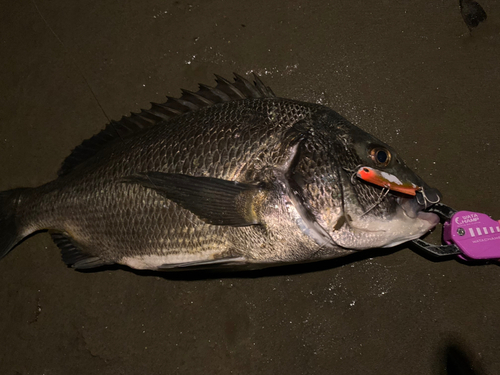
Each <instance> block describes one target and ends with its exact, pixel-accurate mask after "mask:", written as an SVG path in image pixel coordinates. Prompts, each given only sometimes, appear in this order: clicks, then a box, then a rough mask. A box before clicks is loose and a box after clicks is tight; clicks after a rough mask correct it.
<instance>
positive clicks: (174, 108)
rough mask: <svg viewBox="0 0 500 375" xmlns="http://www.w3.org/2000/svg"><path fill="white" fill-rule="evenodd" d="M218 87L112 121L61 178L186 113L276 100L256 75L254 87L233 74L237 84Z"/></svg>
mask: <svg viewBox="0 0 500 375" xmlns="http://www.w3.org/2000/svg"><path fill="white" fill-rule="evenodd" d="M215 78H216V82H217V85H216V86H215V87H210V86H207V85H203V84H199V90H198V91H197V92H191V91H188V90H182V96H181V97H180V98H172V97H167V98H168V100H167V101H166V102H165V103H161V104H160V103H151V108H150V109H148V110H145V109H143V110H141V111H140V112H139V113H131V114H130V115H129V116H123V117H122V118H121V120H119V121H111V122H110V123H109V124H108V125H107V126H106V127H105V128H104V129H103V130H102V131H101V132H100V133H97V134H96V135H94V136H93V137H91V138H89V139H87V140H85V141H83V142H82V144H81V145H79V146H77V147H76V148H75V149H73V151H72V152H71V154H70V155H69V156H68V157H67V158H66V159H65V160H64V162H63V164H62V166H61V168H60V169H59V172H58V175H59V176H64V175H66V174H68V173H70V172H71V171H72V170H73V169H74V168H75V167H76V166H77V165H79V164H81V163H82V162H84V161H86V160H88V159H90V158H91V157H92V156H94V155H95V154H96V153H97V152H98V151H99V150H101V149H103V148H105V147H106V146H107V145H108V144H110V143H111V142H113V141H115V140H117V139H121V140H123V139H125V138H127V137H128V136H130V135H131V134H134V133H137V132H139V131H141V130H142V129H145V128H148V127H150V126H154V125H157V124H159V123H161V122H163V121H168V120H170V119H172V118H174V117H176V116H179V115H182V114H184V113H187V112H192V111H196V110H198V109H200V108H203V107H210V106H212V105H214V104H218V103H223V102H230V101H234V100H242V99H252V98H253V99H258V98H273V97H276V95H274V93H273V91H272V90H271V89H270V88H269V87H267V86H266V85H264V83H262V81H261V80H260V78H259V77H258V76H257V75H256V74H255V73H254V82H253V83H251V82H249V81H248V80H247V79H245V78H243V77H242V76H240V75H239V74H236V73H234V82H230V81H228V80H227V79H225V78H222V77H221V76H218V75H215Z"/></svg>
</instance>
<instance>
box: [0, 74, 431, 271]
mask: <svg viewBox="0 0 500 375" xmlns="http://www.w3.org/2000/svg"><path fill="white" fill-rule="evenodd" d="M216 83H217V84H216V85H215V86H214V87H211V86H208V85H204V84H200V85H199V90H198V91H196V92H193V91H188V90H182V96H181V97H180V98H173V97H168V100H167V101H166V102H165V103H152V104H151V108H150V109H148V110H141V111H140V112H138V113H131V114H130V115H128V116H123V117H122V118H121V119H120V120H119V121H115V120H112V121H110V122H109V123H108V124H107V126H106V127H105V128H104V129H103V130H102V131H101V132H99V133H97V134H96V135H94V136H93V137H91V138H89V139H87V140H85V141H83V143H82V144H81V145H79V146H77V147H76V148H75V149H74V150H73V151H72V152H71V154H70V155H69V156H68V157H67V158H66V159H65V160H64V161H63V163H62V165H61V167H60V169H59V172H58V177H57V178H56V179H55V180H53V181H51V182H48V183H46V184H44V185H41V186H38V187H21V188H15V189H11V190H7V191H3V192H0V258H3V257H4V256H6V255H7V253H9V252H10V251H11V250H12V249H13V248H14V247H15V246H16V244H18V243H19V242H20V241H21V240H23V239H24V238H26V237H27V236H29V235H31V234H33V233H36V232H39V231H48V232H49V234H50V235H51V237H52V239H53V241H54V243H55V244H56V245H57V247H58V248H59V249H60V251H61V256H62V260H63V261H64V263H65V264H66V265H67V266H69V267H73V268H75V269H78V270H82V269H94V268H96V269H97V268H99V267H103V266H107V265H112V264H120V265H124V266H128V267H130V268H133V269H141V270H144V269H145V270H157V271H177V270H199V269H201V270H204V269H214V268H215V269H221V268H222V269H229V270H232V269H250V270H251V269H258V268H265V267H270V266H278V265H285V264H292V263H308V262H314V261H320V260H325V259H331V258H335V257H339V256H344V255H347V254H351V253H354V252H357V251H362V250H366V249H371V248H385V247H393V246H396V245H399V244H401V243H404V242H406V241H410V240H413V239H416V238H419V237H421V236H422V235H424V234H426V233H427V232H428V231H430V230H431V229H432V228H434V227H435V226H436V224H437V223H438V222H439V217H438V216H437V215H436V214H434V213H431V212H426V211H425V209H424V208H425V207H426V206H427V204H424V203H428V202H438V201H439V200H440V199H441V193H440V192H439V191H438V190H437V189H434V188H431V187H429V186H428V185H427V184H426V183H425V182H424V181H423V180H422V179H421V178H420V177H419V176H418V175H416V174H415V173H414V172H413V171H412V170H411V169H410V168H409V167H408V166H407V165H406V164H405V162H404V161H403V159H402V158H401V157H400V156H399V154H398V153H397V152H396V151H395V150H394V149H393V148H392V147H390V146H389V145H387V144H385V143H384V142H382V141H380V140H379V139H377V138H376V137H374V136H372V135H370V134H368V133H367V132H365V131H363V130H362V129H360V128H358V127H357V126H355V125H353V124H352V123H350V122H349V121H348V120H346V119H345V118H344V117H342V116H341V115H340V114H338V113H337V112H335V111H334V110H332V109H330V108H328V107H325V106H323V105H320V104H315V103H307V102H301V101H297V100H292V99H286V98H280V97H278V96H276V95H275V94H274V92H273V91H272V89H271V88H270V87H268V86H266V85H265V84H264V83H263V82H262V81H261V79H260V78H259V77H258V76H257V75H254V77H253V80H252V79H247V78H245V77H242V76H240V75H238V74H235V75H234V80H233V81H230V80H227V79H225V78H223V77H221V76H218V75H216ZM359 166H365V167H368V168H374V169H376V170H378V171H384V172H385V173H387V174H390V175H391V176H395V177H396V178H397V179H398V181H399V183H400V184H401V185H405V186H406V185H408V186H413V185H414V186H419V187H423V188H425V192H426V194H425V196H424V195H422V194H421V193H420V192H419V191H415V195H414V196H412V195H408V194H402V193H401V192H398V191H388V192H386V194H385V195H384V197H383V199H380V191H381V188H380V186H376V185H374V184H371V183H369V182H366V181H363V180H362V179H359V178H355V177H354V176H353V173H355V172H356V171H357V170H358V169H359ZM368 208H370V209H369V210H368V212H367V209H368Z"/></svg>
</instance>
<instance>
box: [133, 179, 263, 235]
mask: <svg viewBox="0 0 500 375" xmlns="http://www.w3.org/2000/svg"><path fill="white" fill-rule="evenodd" d="M124 182H130V183H138V184H140V185H142V186H144V187H147V188H150V189H154V190H156V191H157V192H159V193H160V194H162V195H163V196H165V197H166V198H168V199H170V200H172V201H174V202H175V203H177V204H179V205H181V206H182V207H183V208H185V209H187V210H189V211H191V212H192V213H194V214H195V215H196V216H198V217H199V218H200V219H202V220H203V221H205V222H206V223H209V224H214V225H231V226H247V225H253V224H258V219H257V217H256V214H255V213H254V212H253V210H252V199H253V197H254V194H256V193H257V192H258V191H259V188H258V187H257V186H254V185H250V184H242V183H239V182H235V181H226V180H221V179H217V178H212V177H193V176H187V175H183V174H173V173H160V172H148V173H141V174H137V175H133V176H130V177H126V178H125V179H124Z"/></svg>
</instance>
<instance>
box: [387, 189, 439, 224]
mask: <svg viewBox="0 0 500 375" xmlns="http://www.w3.org/2000/svg"><path fill="white" fill-rule="evenodd" d="M436 191H437V190H436ZM397 203H398V204H399V206H400V207H401V208H402V209H403V212H404V213H405V215H406V216H408V217H409V218H410V219H421V220H425V221H427V222H429V224H431V225H433V226H436V225H437V224H438V223H439V220H440V219H439V216H438V215H436V214H434V213H432V212H427V211H424V209H425V208H429V206H427V207H425V206H424V205H423V204H421V203H420V201H419V199H418V197H417V196H415V197H413V198H405V197H398V198H397ZM436 203H437V202H436ZM430 206H432V204H431V205H430Z"/></svg>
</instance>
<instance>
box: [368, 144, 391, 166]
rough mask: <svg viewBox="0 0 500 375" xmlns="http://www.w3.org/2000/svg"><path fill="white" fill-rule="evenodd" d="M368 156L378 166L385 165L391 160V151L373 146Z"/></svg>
mask: <svg viewBox="0 0 500 375" xmlns="http://www.w3.org/2000/svg"><path fill="white" fill-rule="evenodd" d="M370 157H371V158H372V160H373V161H374V162H375V164H376V165H377V166H379V167H386V166H387V165H389V163H390V161H391V153H390V151H389V150H387V149H385V148H381V147H375V148H373V149H372V150H371V151H370Z"/></svg>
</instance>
